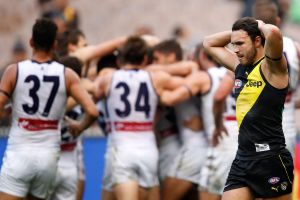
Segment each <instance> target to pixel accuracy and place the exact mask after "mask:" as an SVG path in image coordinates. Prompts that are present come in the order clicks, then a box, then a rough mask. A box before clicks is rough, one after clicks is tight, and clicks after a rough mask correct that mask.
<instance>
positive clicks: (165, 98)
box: [160, 94, 177, 106]
mask: <svg viewBox="0 0 300 200" xmlns="http://www.w3.org/2000/svg"><path fill="white" fill-rule="evenodd" d="M160 101H161V103H162V104H164V105H165V106H174V105H175V104H177V100H176V98H174V96H172V95H168V94H163V95H162V96H161V97H160Z"/></svg>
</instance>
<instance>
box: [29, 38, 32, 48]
mask: <svg viewBox="0 0 300 200" xmlns="http://www.w3.org/2000/svg"><path fill="white" fill-rule="evenodd" d="M29 45H30V47H32V48H33V40H32V38H30V40H29Z"/></svg>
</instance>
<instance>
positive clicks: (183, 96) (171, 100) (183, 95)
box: [160, 86, 191, 106]
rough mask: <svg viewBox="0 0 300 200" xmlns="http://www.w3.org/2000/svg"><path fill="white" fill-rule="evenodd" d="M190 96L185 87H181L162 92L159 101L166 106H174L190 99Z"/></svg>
mask: <svg viewBox="0 0 300 200" xmlns="http://www.w3.org/2000/svg"><path fill="white" fill-rule="evenodd" d="M190 96H191V94H190V92H189V91H188V89H187V88H186V87H185V86H181V87H179V88H177V89H175V90H173V91H163V92H162V95H161V96H160V101H161V102H162V103H163V104H164V105H166V106H174V105H176V104H178V103H180V102H183V101H185V100H187V99H188V98H190Z"/></svg>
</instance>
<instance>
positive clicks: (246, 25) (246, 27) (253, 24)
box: [232, 17, 265, 45]
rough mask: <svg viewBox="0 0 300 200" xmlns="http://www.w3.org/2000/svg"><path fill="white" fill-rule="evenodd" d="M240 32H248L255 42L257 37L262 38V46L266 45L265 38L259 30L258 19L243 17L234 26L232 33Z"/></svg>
mask: <svg viewBox="0 0 300 200" xmlns="http://www.w3.org/2000/svg"><path fill="white" fill-rule="evenodd" d="M238 30H243V31H245V32H247V34H248V35H249V37H250V38H251V40H252V41H254V40H255V38H256V37H257V36H259V37H261V44H262V45H264V44H265V38H264V37H263V36H262V34H261V32H260V30H259V28H258V23H257V21H256V19H254V18H253V17H243V18H240V19H238V20H237V21H236V22H235V23H234V24H233V25H232V31H238Z"/></svg>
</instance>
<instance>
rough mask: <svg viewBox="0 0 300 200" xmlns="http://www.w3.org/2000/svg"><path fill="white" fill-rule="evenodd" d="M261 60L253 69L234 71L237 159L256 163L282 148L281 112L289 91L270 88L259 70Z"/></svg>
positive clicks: (239, 68)
mask: <svg viewBox="0 0 300 200" xmlns="http://www.w3.org/2000/svg"><path fill="white" fill-rule="evenodd" d="M263 59H264V58H262V59H260V60H259V61H258V62H256V63H255V64H254V65H252V66H242V65H241V64H240V65H238V66H237V68H236V70H235V88H234V89H235V98H236V118H237V121H238V126H239V140H238V142H239V147H238V153H237V156H238V157H239V158H241V159H242V158H243V159H256V158H261V157H265V156H268V155H272V154H274V152H278V151H279V150H281V149H284V147H285V139H284V135H283V130H282V111H283V108H284V101H285V96H286V94H287V91H288V87H286V88H284V89H277V88H275V87H273V86H272V85H270V84H269V83H268V81H267V80H266V78H265V77H264V75H263V73H262V70H261V62H262V61H263Z"/></svg>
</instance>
